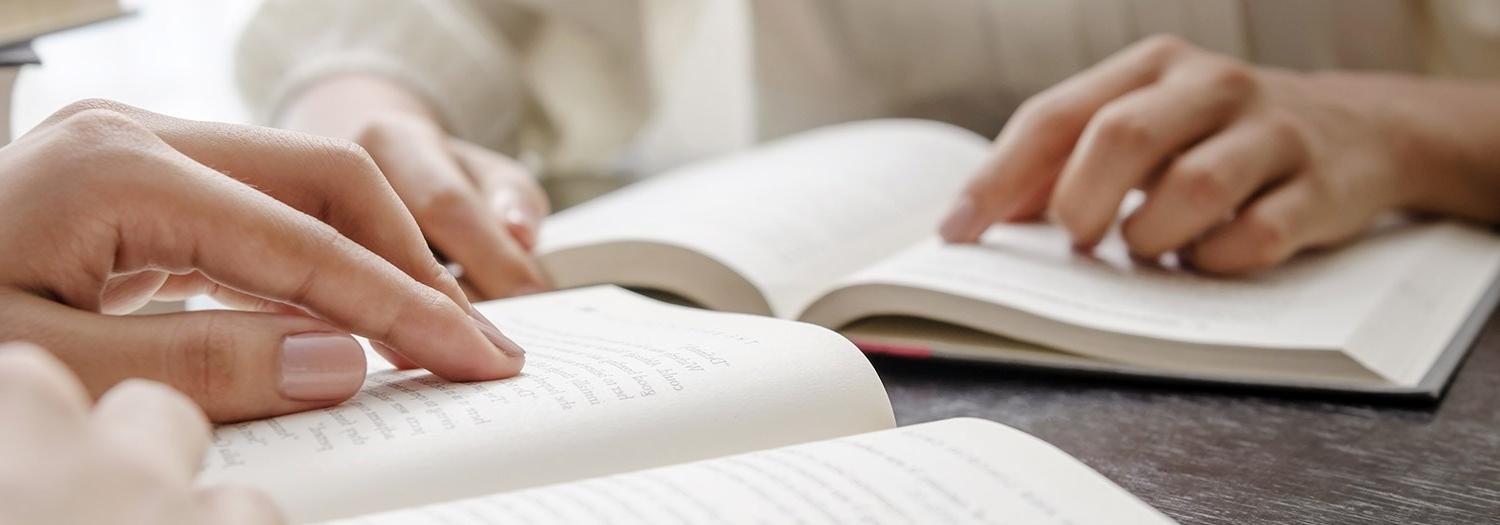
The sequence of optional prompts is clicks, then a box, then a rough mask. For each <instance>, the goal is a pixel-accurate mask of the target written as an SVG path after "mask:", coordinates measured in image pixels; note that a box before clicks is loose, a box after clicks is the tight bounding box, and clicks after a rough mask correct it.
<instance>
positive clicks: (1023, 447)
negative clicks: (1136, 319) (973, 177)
mask: <svg viewBox="0 0 1500 525" xmlns="http://www.w3.org/2000/svg"><path fill="white" fill-rule="evenodd" d="M478 308H479V309H480V311H481V312H482V313H484V314H485V315H487V316H488V317H489V318H490V319H491V320H493V321H494V322H495V324H497V325H499V326H501V327H504V330H505V331H506V333H507V334H509V335H510V336H511V337H512V338H514V339H515V340H516V341H517V342H519V343H520V344H521V345H522V346H524V347H526V348H527V350H528V353H527V360H528V362H527V365H526V368H525V369H524V370H523V372H522V373H521V375H519V376H517V377H513V378H510V379H504V380H499V381H488V382H475V383H446V382H443V381H441V380H439V379H436V378H435V377H433V376H432V375H430V374H429V373H427V372H425V371H421V370H407V371H398V370H394V369H390V368H389V366H388V365H384V366H383V367H382V366H381V365H380V364H381V363H383V361H381V360H380V359H379V358H378V357H375V356H374V355H373V354H371V357H370V359H371V363H374V364H375V367H374V370H372V373H371V375H370V376H369V379H368V380H367V381H366V383H365V386H364V388H363V389H362V390H361V392H360V393H359V394H358V395H356V396H355V397H354V398H353V399H351V400H349V401H347V402H345V403H343V404H341V405H338V406H335V407H331V408H327V409H323V410H317V411H312V412H304V413H300V414H292V415H287V416H282V417H277V418H272V419H267V420H261V421H251V422H245V423H239V424H230V425H223V426H220V427H218V428H217V429H215V432H214V438H213V444H212V446H211V448H210V451H209V453H208V457H207V459H206V462H205V466H204V470H203V472H202V475H201V477H200V480H201V481H202V482H205V483H216V482H230V483H237V484H245V485H249V486H253V487H256V488H260V489H263V490H264V491H266V492H267V493H268V494H269V495H270V496H271V497H272V499H273V500H274V501H275V502H276V503H278V504H279V505H280V506H281V507H282V508H283V509H284V510H285V511H286V512H287V513H288V515H289V517H290V518H292V520H294V521H297V522H303V521H318V520H347V523H363V524H423V523H430V524H439V523H441V524H470V523H559V522H561V523H642V524H646V523H704V522H711V523H797V522H812V523H844V522H866V523H912V522H918V523H987V522H1006V523H1038V524H1046V523H1054V524H1166V523H1172V520H1171V519H1169V518H1167V517H1165V516H1163V515H1162V514H1160V513H1159V512H1157V511H1156V510H1154V509H1152V508H1151V507H1150V506H1148V505H1146V504H1145V503H1143V502H1141V501H1140V500H1138V499H1136V498H1135V497H1134V496H1132V495H1130V494H1129V493H1127V492H1125V491H1124V490H1122V489H1121V488H1119V487H1118V486H1116V485H1115V484H1114V483H1112V482H1110V481H1109V480H1107V479H1106V478H1105V477H1103V476H1102V475H1100V474H1099V473H1097V472H1095V471H1093V470H1091V469H1090V468H1088V467H1087V466H1085V465H1084V464H1082V463H1080V462H1079V461H1078V460H1076V459H1074V458H1072V457H1071V456H1069V455H1068V454H1065V453H1063V452H1062V451H1060V450H1058V449H1056V448H1054V447H1052V446H1050V445H1048V444H1046V443H1044V442H1042V441H1041V440H1039V439H1037V438H1035V437H1032V436H1030V435H1027V434H1025V433H1023V432H1021V431H1018V430H1015V429H1012V428H1010V427H1006V426H1003V425H1000V424H998V423H993V422H989V421H982V420H977V419H950V420H944V421H937V422H931V423H923V424H918V425H911V426H904V427H900V428H895V427H894V418H893V416H892V412H891V405H890V402H889V401H888V400H887V398H886V394H885V390H884V388H883V387H882V385H881V383H880V380H879V378H877V377H876V375H875V372H874V370H873V369H872V368H871V366H870V363H869V361H868V360H866V358H865V356H864V355H862V354H861V353H860V352H859V351H858V350H857V349H856V348H855V347H854V346H853V345H852V344H851V343H850V342H849V341H848V340H846V339H844V338H843V337H840V336H839V335H838V334H836V333H834V332H832V331H829V330H827V329H824V328H821V327H817V326H813V325H809V324H806V323H798V322H791V321H786V320H780V319H774V318H769V317H763V316H752V315H744V314H734V313H724V312H713V311H708V310H702V309H696V308H687V307H682V306H676V305H670V304H666V303H663V302H659V301H655V300H652V299H648V298H646V297H643V296H640V295H637V294H634V293H631V292H628V291H625V290H623V289H620V288H616V287H608V286H600V287H590V288H581V289H576V290H568V291H562V292H556V293H550V294H542V295H536V296H531V297H524V298H517V299H509V300H503V301H494V302H488V303H480V304H479V305H478Z"/></svg>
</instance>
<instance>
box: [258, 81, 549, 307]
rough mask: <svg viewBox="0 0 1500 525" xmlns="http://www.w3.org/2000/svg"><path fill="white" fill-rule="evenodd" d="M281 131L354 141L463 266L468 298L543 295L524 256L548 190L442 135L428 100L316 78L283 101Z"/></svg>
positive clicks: (514, 167) (539, 277)
mask: <svg viewBox="0 0 1500 525" xmlns="http://www.w3.org/2000/svg"><path fill="white" fill-rule="evenodd" d="M278 125H279V126H281V127H285V128H288V129H296V130H301V131H307V132H311V133H316V134H319V135H326V136H330V137H339V138H345V139H349V140H353V141H356V142H358V143H359V144H360V145H361V146H364V148H365V149H366V150H367V151H369V152H370V155H371V156H372V157H374V159H375V162H376V163H377V164H379V166H380V169H381V171H383V172H384V173H385V174H386V176H387V177H388V178H389V179H390V182H391V186H392V187H394V188H395V189H396V193H397V194H399V195H400V196H401V200H402V201H403V202H405V203H406V206H407V207H408V208H410V210H411V213H412V215H413V216H415V217H416V219H417V223H418V225H420V226H421V229H422V233H423V234H425V235H426V236H427V240H428V242H430V243H431V244H432V246H433V248H435V249H436V250H438V251H439V252H440V253H441V254H442V255H443V256H444V257H447V258H448V259H450V260H452V261H453V262H456V263H458V264H460V265H462V267H463V275H462V276H461V278H460V284H461V285H462V287H463V289H464V291H465V292H466V293H468V294H469V296H470V297H472V298H475V299H476V300H477V299H494V298H499V297H508V296H513V295H524V294H529V293H536V292H541V291H545V290H547V289H549V287H550V285H549V283H548V281H547V279H546V277H545V276H544V275H543V273H542V271H541V270H540V268H539V267H538V266H537V262H536V259H535V256H534V255H533V254H532V253H531V250H532V248H533V247H534V246H535V244H536V237H537V228H538V225H539V224H540V222H541V218H542V217H545V216H546V215H547V213H548V212H549V206H548V203H547V197H546V194H545V193H544V192H543V191H542V189H541V187H540V186H539V185H537V183H536V180H535V178H534V177H532V175H531V174H530V173H529V172H527V170H526V169H525V167H523V166H521V165H520V164H519V163H517V162H516V161H514V160H511V159H510V158H508V157H506V156H504V155H501V154H499V153H496V152H494V151H491V150H488V149H486V148H483V147H480V146H478V145H475V144H472V143H469V142H465V141H462V140H459V139H457V138H453V137H450V136H448V134H447V133H446V132H445V131H444V130H443V128H442V126H441V125H440V124H439V122H438V120H437V118H436V117H435V116H434V115H433V113H432V111H431V110H430V109H429V108H428V107H427V106H426V104H425V103H424V102H423V101H422V100H420V99H419V98H417V97H416V96H414V95H412V94H411V93H410V92H409V91H407V90H406V89H405V88H404V87H402V86H399V85H397V84H395V83H393V82H391V81H388V80H385V79H383V78H381V77H377V76H369V75H346V76H337V77H332V78H328V79H324V80H322V81H319V82H318V83H316V84H315V85H313V86H311V87H309V88H307V89H306V90H303V91H302V92H301V93H299V94H298V95H297V96H296V97H294V98H293V99H292V100H291V101H289V103H288V104H287V107H286V109H285V110H284V111H283V112H282V114H281V115H280V117H279V119H278Z"/></svg>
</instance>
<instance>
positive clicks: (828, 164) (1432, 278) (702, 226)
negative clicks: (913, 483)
mask: <svg viewBox="0 0 1500 525" xmlns="http://www.w3.org/2000/svg"><path fill="white" fill-rule="evenodd" d="M990 154H991V150H990V146H989V144H988V141H986V140H985V139H984V138H982V137H979V136H976V135H974V134H972V133H969V132H967V131H964V130H961V129H958V128H954V127H951V126H947V125H943V124H938V123H934V122H924V121H901V120H889V121H872V122H863V123H854V124H845V125H839V126H833V127H829V128H824V129H821V130H816V131H813V132H809V133H805V134H802V135H799V136H794V137H791V138H787V139H783V140H780V141H778V142H775V143H772V144H769V145H767V146H764V147H762V148H758V149H756V150H752V151H749V152H747V153H744V154H740V155H735V156H731V157H727V158H724V159H718V160H714V161H710V162H706V163H702V164H698V165H693V166H689V167H686V168H682V169H680V170H677V171H675V172H672V173H668V174H663V175H660V176H658V177H655V178H653V179H652V180H649V181H646V182H643V183H639V184H637V185H635V186H632V187H629V188H626V189H624V190H622V191H619V192H616V193H614V194H610V195H607V196H605V197H602V198H600V199H597V200H595V201H592V202H589V203H586V204H583V205H581V206H579V207H576V208H573V209H569V210H565V211H563V212H562V213H560V214H558V215H556V216H554V217H553V218H551V219H549V220H548V222H547V223H546V224H545V226H544V228H543V232H542V235H541V239H542V246H541V247H540V249H539V251H540V252H541V253H542V261H543V264H544V266H545V268H546V269H547V271H548V272H549V273H550V274H551V276H552V277H553V278H554V279H555V280H556V282H557V284H558V285H560V286H563V287H567V286H579V285H588V284H595V283H615V284H621V285H625V286H631V287H639V288H645V289H655V290H662V291H666V292H670V293H672V294H675V295H678V296H681V297H684V298H686V299H688V300H690V301H691V302H694V303H697V304H699V305H702V306H705V307H708V308H713V309H719V310H727V311H736V312H749V313H757V314H763V315H773V316H778V317H782V318H786V319H800V320H804V321H808V322H811V323H815V324H819V325H822V326H826V327H829V328H833V329H836V330H839V331H840V332H842V333H844V334H845V335H847V336H849V337H850V338H851V339H854V340H855V341H856V342H857V343H859V344H860V345H861V347H862V348H864V349H865V350H867V351H883V352H893V353H900V354H903V355H912V356H933V357H945V358H952V359H967V360H979V361H1002V362H1010V363H1021V364H1027V365H1034V366H1047V367H1061V368H1068V369H1082V370H1098V371H1107V372H1112V373H1126V374H1136V375H1148V376H1161V377H1169V378H1180V379H1189V380H1208V381H1219V382H1232V383H1251V384H1261V385H1275V386H1291V387H1299V388H1312V389H1328V390H1338V391H1363V392H1382V393H1396V394H1411V395H1420V396H1430V397H1435V396H1437V395H1439V393H1440V392H1441V390H1442V388H1443V386H1444V385H1445V384H1446V383H1447V381H1448V379H1449V378H1450V377H1451V376H1452V373H1453V371H1454V369H1455V368H1456V366H1457V364H1458V362H1459V360H1460V359H1461V357H1462V356H1463V354H1464V352H1465V351H1466V350H1467V349H1468V347H1469V345H1470V343H1471V342H1472V341H1473V338H1474V337H1475V336H1476V334H1477V333H1478V328H1479V327H1480V325H1481V324H1482V323H1483V321H1484V320H1486V319H1488V317H1489V313H1490V311H1491V310H1492V309H1493V308H1494V305H1495V302H1496V298H1497V293H1496V286H1495V284H1496V283H1495V274H1496V271H1497V268H1500V240H1497V239H1496V238H1495V236H1494V235H1492V234H1490V233H1488V232H1484V231H1480V230H1476V229H1474V228H1470V227H1466V226H1461V225H1457V224H1451V223H1428V224H1400V225H1394V226H1390V227H1385V228H1381V229H1378V230H1377V231H1375V232H1372V233H1371V234H1370V235H1368V236H1366V238H1364V239H1362V240H1361V241H1359V242H1358V243H1355V244H1353V245H1352V246H1348V247H1344V248H1341V249H1336V250H1330V251H1327V252H1324V253H1318V254H1313V255H1306V256H1301V257H1298V258H1297V259H1295V260H1293V261H1292V262H1290V263H1289V264H1286V265H1285V266H1284V267H1282V268H1279V269H1276V270H1274V271H1270V272H1267V273H1264V274H1260V275H1255V276H1252V277H1248V278H1240V279H1215V278H1209V277H1204V276H1201V275H1195V274H1193V273H1191V272H1187V271H1182V270H1178V269H1173V268H1161V267H1152V266H1145V265H1141V264H1138V263H1136V262H1134V261H1132V260H1131V259H1130V257H1128V256H1127V254H1126V250H1125V248H1124V246H1123V243H1122V242H1121V241H1120V239H1119V238H1118V236H1111V237H1109V238H1108V239H1107V240H1106V241H1105V243H1104V244H1103V245H1102V246H1100V247H1099V248H1098V249H1097V250H1096V253H1095V256H1094V257H1086V256H1081V255H1079V254H1076V253H1074V252H1073V250H1072V248H1071V243H1070V241H1069V239H1068V238H1067V235H1066V234H1065V233H1064V232H1062V231H1061V230H1059V229H1057V228H1055V227H1053V226H1050V225H1046V224H1032V225H1001V226H995V227H993V228H991V229H990V231H989V232H988V233H987V234H986V235H985V236H984V238H983V240H982V242H981V243H980V244H978V245H966V246H953V245H943V244H942V243H940V242H938V240H936V239H935V235H934V232H935V231H936V229H937V225H938V222H939V220H940V219H941V216H942V214H943V213H944V212H945V211H946V209H947V208H948V207H949V206H950V205H951V204H952V202H953V200H954V198H955V197H956V196H957V195H958V194H959V190H960V188H961V187H962V186H963V184H964V183H965V182H966V181H967V179H969V178H970V177H972V176H974V175H975V174H976V172H977V170H978V168H979V166H980V164H981V163H982V162H984V160H985V158H986V157H987V156H988V155H990Z"/></svg>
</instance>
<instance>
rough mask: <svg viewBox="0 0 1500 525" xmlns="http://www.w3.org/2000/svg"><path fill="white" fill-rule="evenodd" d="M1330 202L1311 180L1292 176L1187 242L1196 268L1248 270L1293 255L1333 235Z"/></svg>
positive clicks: (1228, 271)
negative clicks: (1322, 200)
mask: <svg viewBox="0 0 1500 525" xmlns="http://www.w3.org/2000/svg"><path fill="white" fill-rule="evenodd" d="M1332 213H1335V210H1334V209H1333V207H1331V206H1327V205H1320V204H1319V200H1318V198H1317V192H1316V190H1315V189H1314V188H1313V187H1312V185H1311V184H1310V183H1308V182H1307V181H1290V182H1288V183H1285V184H1282V185H1280V186H1278V187H1276V188H1274V189H1272V190H1271V191H1270V192H1268V193H1267V194H1266V195H1265V196H1263V197H1260V198H1258V199H1256V200H1255V201H1254V202H1252V203H1251V204H1250V205H1249V206H1247V207H1246V208H1245V209H1244V210H1243V211H1241V212H1240V214H1239V215H1237V216H1236V217H1235V218H1234V220H1232V221H1230V222H1229V223H1228V224H1225V225H1223V226H1220V227H1218V228H1215V229H1214V230H1213V231H1210V232H1209V233H1208V235H1207V236H1205V237H1204V238H1203V239H1202V240H1201V241H1199V242H1197V243H1195V244H1194V245H1193V246H1191V247H1190V248H1188V251H1187V255H1188V257H1187V260H1188V262H1189V263H1190V264H1191V266H1192V267H1193V268H1196V269H1199V270H1203V271H1205V272H1209V273H1215V274H1226V275H1228V274H1243V273H1248V272H1253V271H1255V270H1260V269H1264V268H1269V267H1271V266H1275V265H1277V264H1280V263H1281V262H1283V261H1286V260H1287V259H1289V258H1291V257H1292V256H1293V255H1296V253H1297V252H1298V251H1300V250H1302V249H1303V248H1304V247H1307V246H1310V245H1312V244H1316V243H1318V242H1322V241H1323V240H1325V239H1326V238H1327V235H1328V231H1329V229H1328V223H1327V222H1326V219H1327V216H1328V215H1329V214H1332Z"/></svg>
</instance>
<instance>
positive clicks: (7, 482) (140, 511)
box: [0, 343, 285, 525]
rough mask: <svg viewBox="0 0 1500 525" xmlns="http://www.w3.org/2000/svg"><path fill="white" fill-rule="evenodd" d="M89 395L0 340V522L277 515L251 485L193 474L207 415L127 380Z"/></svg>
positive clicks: (159, 389)
mask: <svg viewBox="0 0 1500 525" xmlns="http://www.w3.org/2000/svg"><path fill="white" fill-rule="evenodd" d="M89 404H90V403H89V398H88V393H87V392H86V391H85V390H84V388H83V385H81V384H79V383H78V380H77V378H75V377H73V375H72V374H71V373H69V371H68V369H67V368H66V367H64V366H63V364H62V363H60V362H58V361H57V359H56V358H54V357H53V356H51V355H49V354H48V353H47V352H46V351H45V350H42V349H40V348H37V347H35V346H32V345H29V344H16V343H12V344H0V420H3V421H5V424H4V425H0V457H3V460H0V523H52V524H57V525H69V524H79V525H83V524H96V523H152V524H161V525H187V524H200V523H204V524H207V523H214V524H219V523H223V524H243V525H251V524H274V523H283V522H284V521H285V520H284V519H283V518H282V517H281V513H280V511H278V510H277V509H276V507H275V506H273V505H272V504H271V502H270V500H268V499H267V498H266V497H265V495H264V494H261V493H260V492H256V491H253V490H249V489H244V488H233V487H199V486H197V485H195V484H194V483H193V479H194V478H195V477H196V476H197V474H198V468H199V465H200V463H202V461H203V455H204V453H206V452H207V449H208V440H209V433H208V430H209V427H208V422H207V421H205V420H204V419H203V413H202V412H200V411H199V410H198V408H197V407H195V406H193V403H192V402H191V401H189V400H188V399H186V398H184V397H183V396H182V395H181V394H179V393H177V392H176V391H174V390H172V389H171V388H167V387H166V386H164V385H162V384H160V383H155V382H151V381H143V380H135V379H133V380H129V381H125V382H123V383H120V384H119V385H117V386H115V387H114V388H112V389H110V390H109V392H107V393H105V394H104V397H102V398H100V399H99V404H98V405H97V406H94V407H93V408H92V409H91V408H90V406H89Z"/></svg>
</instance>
